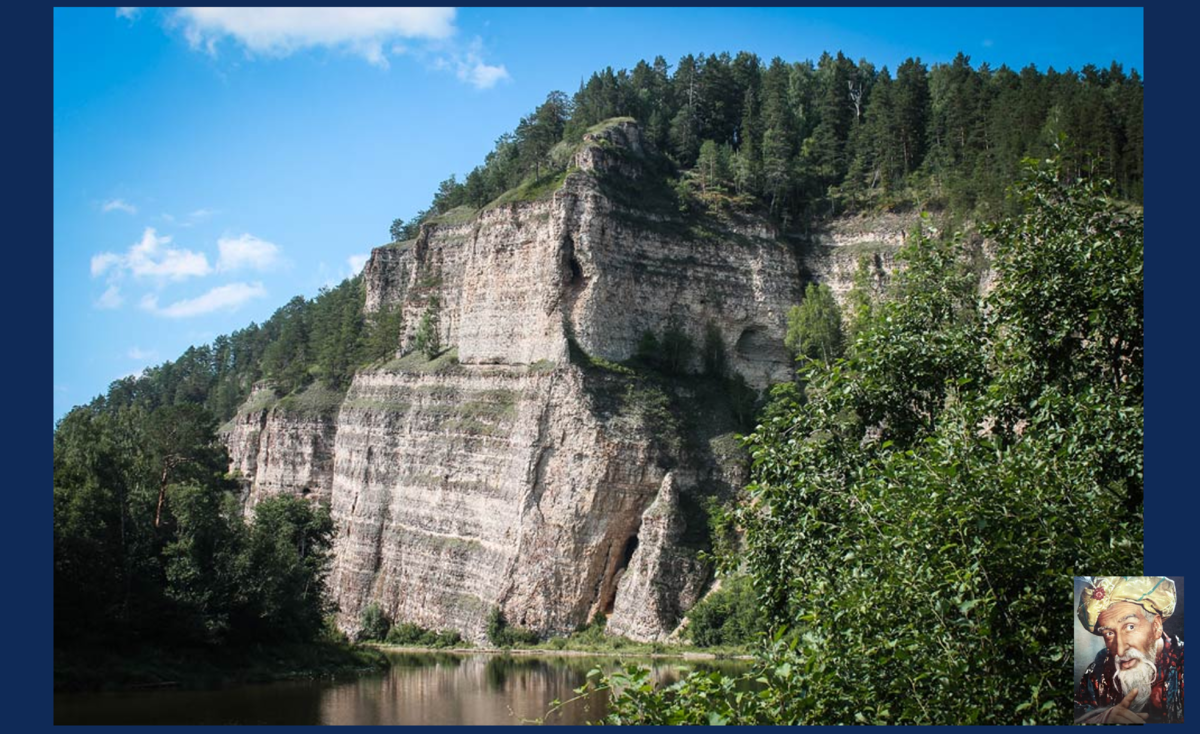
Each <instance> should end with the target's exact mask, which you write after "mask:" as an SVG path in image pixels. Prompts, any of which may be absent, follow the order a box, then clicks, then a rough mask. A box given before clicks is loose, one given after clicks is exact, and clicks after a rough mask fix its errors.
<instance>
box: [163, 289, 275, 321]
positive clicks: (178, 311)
mask: <svg viewBox="0 0 1200 734" xmlns="http://www.w3.org/2000/svg"><path fill="white" fill-rule="evenodd" d="M265 295H267V289H266V288H264V287H263V284H262V283H230V284H228V285H221V286H217V287H216V288H213V289H212V290H210V291H208V292H207V293H204V294H203V295H199V296H196V297H195V298H185V299H183V300H182V301H176V302H175V303H172V304H171V305H169V306H166V307H165V308H160V307H159V305H158V297H157V296H155V295H154V294H152V293H148V294H146V295H145V296H143V297H142V304H141V306H142V308H143V309H145V310H147V311H149V312H151V313H154V314H157V315H159V316H166V317H167V318H172V319H183V318H190V317H192V316H203V315H205V314H209V313H212V312H214V311H235V310H237V309H238V308H240V307H241V306H242V305H243V304H245V303H246V302H247V301H251V300H253V299H255V298H262V297H263V296H265Z"/></svg>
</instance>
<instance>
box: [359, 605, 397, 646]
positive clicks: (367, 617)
mask: <svg viewBox="0 0 1200 734" xmlns="http://www.w3.org/2000/svg"><path fill="white" fill-rule="evenodd" d="M391 624H392V622H391V620H390V619H388V617H387V615H386V614H384V613H383V609H382V608H380V606H379V605H378V604H376V603H375V602H371V603H370V604H368V605H367V606H365V607H363V610H362V614H361V615H359V618H358V635H357V639H358V640H359V641H360V642H362V641H366V640H371V641H379V640H382V639H383V638H384V637H385V636H388V627H390V626H391Z"/></svg>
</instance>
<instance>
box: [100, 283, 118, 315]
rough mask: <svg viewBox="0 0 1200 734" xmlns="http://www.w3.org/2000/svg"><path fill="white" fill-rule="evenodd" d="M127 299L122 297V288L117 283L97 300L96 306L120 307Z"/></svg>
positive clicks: (104, 307)
mask: <svg viewBox="0 0 1200 734" xmlns="http://www.w3.org/2000/svg"><path fill="white" fill-rule="evenodd" d="M124 302H125V299H124V298H122V297H121V289H120V288H118V287H117V286H115V285H110V286H109V287H108V290H106V291H104V294H103V295H101V296H100V298H99V299H97V300H96V308H101V309H113V308H120V307H121V304H122V303H124Z"/></svg>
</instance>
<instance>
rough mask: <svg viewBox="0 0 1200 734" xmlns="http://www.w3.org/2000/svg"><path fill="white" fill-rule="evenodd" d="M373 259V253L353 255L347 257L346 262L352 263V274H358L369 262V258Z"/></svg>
mask: <svg viewBox="0 0 1200 734" xmlns="http://www.w3.org/2000/svg"><path fill="white" fill-rule="evenodd" d="M370 259H371V255H370V254H369V253H368V254H366V255H351V256H350V257H348V258H346V262H347V263H349V264H350V275H351V276H354V275H358V274H359V273H361V272H362V269H363V267H364V266H365V265H366V264H367V260H370Z"/></svg>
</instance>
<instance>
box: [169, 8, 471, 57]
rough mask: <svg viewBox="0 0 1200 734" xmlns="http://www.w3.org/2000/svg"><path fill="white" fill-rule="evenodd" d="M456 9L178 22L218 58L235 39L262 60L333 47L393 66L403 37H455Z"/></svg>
mask: <svg viewBox="0 0 1200 734" xmlns="http://www.w3.org/2000/svg"><path fill="white" fill-rule="evenodd" d="M454 17H455V10H454V8H180V9H179V10H178V11H176V13H175V15H174V22H175V23H176V24H178V25H180V26H182V28H183V33H184V36H185V37H186V38H187V40H188V43H190V44H191V46H192V48H196V49H204V50H205V51H207V52H208V53H210V54H214V55H215V54H216V49H217V44H218V43H219V42H220V41H222V40H224V39H231V40H233V41H234V42H235V43H238V44H240V45H241V46H243V47H244V48H245V49H246V51H247V52H249V53H250V54H253V55H260V56H277V57H282V56H288V55H290V54H292V53H295V52H296V51H300V50H303V49H309V48H318V47H320V48H330V49H338V50H342V51H347V52H349V53H353V54H356V55H358V56H361V57H363V58H364V59H366V60H367V61H368V62H370V63H372V64H375V65H377V66H383V67H386V66H387V58H386V57H385V56H384V52H383V49H384V45H385V44H386V43H390V42H392V41H394V40H396V39H398V38H414V39H426V40H437V39H445V38H449V37H451V36H453V35H454V33H455V32H456V30H457V29H456V28H455V26H454Z"/></svg>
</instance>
